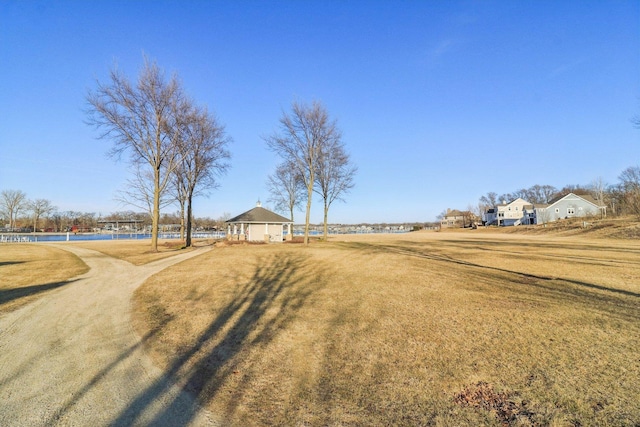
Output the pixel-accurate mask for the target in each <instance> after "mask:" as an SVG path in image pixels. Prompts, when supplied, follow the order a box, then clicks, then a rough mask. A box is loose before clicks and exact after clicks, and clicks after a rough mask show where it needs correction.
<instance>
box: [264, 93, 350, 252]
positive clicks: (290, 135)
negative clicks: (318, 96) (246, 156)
mask: <svg viewBox="0 0 640 427" xmlns="http://www.w3.org/2000/svg"><path fill="white" fill-rule="evenodd" d="M339 138H340V132H339V131H338V129H337V127H336V124H335V122H333V121H330V120H329V115H328V113H327V110H326V109H325V107H324V106H323V105H322V104H321V103H320V102H317V101H314V102H313V103H312V104H311V105H304V104H299V103H297V102H294V103H293V104H292V108H291V114H286V113H284V112H283V115H282V118H281V119H280V132H279V133H275V134H273V135H272V136H269V137H266V138H264V139H265V141H266V143H267V146H268V147H269V148H270V149H271V150H272V151H274V152H275V153H277V154H278V155H279V156H280V157H282V159H284V160H285V161H287V162H289V163H291V164H292V165H293V166H294V167H295V169H296V172H297V173H298V174H299V175H300V177H301V179H302V181H303V183H304V185H305V189H306V191H307V206H306V213H305V226H304V243H305V245H307V244H309V219H310V216H311V202H312V198H313V189H314V186H315V182H316V170H317V165H318V161H319V159H320V155H321V150H322V147H324V146H327V145H331V144H333V141H335V140H339Z"/></svg>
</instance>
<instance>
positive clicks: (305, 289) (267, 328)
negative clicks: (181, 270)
mask: <svg viewBox="0 0 640 427" xmlns="http://www.w3.org/2000/svg"><path fill="white" fill-rule="evenodd" d="M257 264H258V266H257V267H256V269H255V271H254V273H253V275H252V277H251V278H250V279H249V280H247V281H242V282H238V283H237V285H236V291H235V295H234V298H233V299H232V300H231V301H230V302H229V303H228V304H227V305H226V306H225V307H223V308H222V309H221V310H220V311H219V312H218V314H217V316H216V317H215V318H214V319H213V320H212V321H211V323H210V324H209V326H208V327H207V328H206V329H205V330H204V331H203V332H202V333H201V334H200V336H199V337H198V339H197V340H195V342H194V343H193V344H192V345H191V346H190V347H189V348H187V349H184V350H183V351H181V353H180V354H179V355H178V356H176V358H175V360H174V361H173V363H171V364H170V365H169V367H168V368H167V369H166V371H165V373H164V378H163V379H161V380H158V381H156V382H155V383H154V384H153V385H151V386H150V387H149V388H147V389H146V390H145V391H144V392H142V393H141V394H139V395H138V397H137V398H136V399H135V401H133V402H130V404H129V405H128V407H127V408H126V409H125V410H124V411H122V412H121V413H120V414H119V416H118V417H117V418H116V419H115V420H114V421H113V422H112V423H111V425H112V426H125V425H131V424H135V423H136V422H137V420H138V419H139V417H140V416H141V415H142V413H143V412H144V410H145V409H146V408H147V407H148V406H149V405H150V404H151V403H152V402H153V401H154V400H155V399H157V398H159V397H160V396H161V395H163V394H164V393H165V392H166V391H167V388H168V387H169V386H170V383H171V381H166V378H172V379H176V380H177V379H183V380H184V383H185V386H184V390H185V391H187V392H188V393H190V394H191V395H192V396H194V397H195V398H196V400H197V401H200V402H203V403H206V402H209V401H211V400H212V399H214V398H215V397H216V396H217V394H218V393H219V391H220V388H221V387H222V386H223V384H224V383H225V380H226V379H227V378H229V377H230V376H231V375H233V374H234V373H235V372H236V370H235V366H236V365H237V363H239V361H238V359H239V358H240V353H241V352H244V351H246V350H249V349H251V348H254V347H264V346H266V345H267V344H268V343H270V342H271V341H272V340H273V339H274V338H275V337H277V336H278V334H279V332H280V331H281V330H283V329H285V328H286V326H287V325H288V324H289V323H290V322H291V321H292V320H293V319H295V317H296V314H297V313H298V312H299V310H300V309H301V308H302V307H303V306H305V304H307V303H309V301H310V299H311V297H312V296H313V295H314V294H315V293H316V292H317V291H318V290H319V289H320V288H321V287H322V286H323V283H324V276H325V274H327V273H326V268H325V269H321V268H320V266H317V265H312V264H311V263H310V262H308V260H307V256H306V255H304V254H298V253H286V252H285V253H279V254H272V255H270V256H268V257H265V258H263V259H259V260H258V263H257ZM221 331H225V332H224V333H222V332H221ZM181 382H182V381H181ZM246 387H248V385H247V384H246V383H243V382H240V385H239V386H238V387H236V389H235V390H234V396H237V398H236V399H232V402H231V403H230V404H229V406H228V407H227V410H226V412H227V413H226V415H227V416H230V415H232V414H233V413H234V412H235V410H236V405H237V404H238V403H239V401H240V397H241V396H242V395H243V394H244V393H245V389H244V388H246ZM184 405H185V401H184V399H180V398H179V397H176V398H174V399H173V400H172V401H171V403H170V404H169V405H167V406H166V407H165V408H164V409H163V411H162V412H161V413H159V414H157V415H156V416H155V418H154V420H153V421H152V422H151V425H163V424H166V423H167V420H169V419H171V418H172V417H174V414H176V413H180V414H181V419H180V422H181V423H184V424H187V423H188V422H189V421H190V420H192V419H193V417H195V416H196V413H197V411H198V408H197V407H196V405H197V403H196V401H194V402H192V404H191V407H189V408H185V407H184Z"/></svg>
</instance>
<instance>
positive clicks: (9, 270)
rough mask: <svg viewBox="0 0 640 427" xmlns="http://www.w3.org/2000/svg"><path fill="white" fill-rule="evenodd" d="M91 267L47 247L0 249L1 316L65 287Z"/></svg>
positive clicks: (67, 254) (9, 245)
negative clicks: (49, 292)
mask: <svg viewBox="0 0 640 427" xmlns="http://www.w3.org/2000/svg"><path fill="white" fill-rule="evenodd" d="M87 270H88V267H87V266H86V264H85V263H83V262H82V261H80V259H79V258H78V257H76V256H75V255H73V254H71V253H69V252H66V251H63V250H60V249H57V248H53V247H50V246H46V245H35V244H32V243H26V244H19V243H16V244H6V245H2V246H0V313H2V312H7V311H11V310H15V309H16V308H18V307H21V306H23V305H25V304H27V303H29V302H31V301H33V300H35V299H36V298H38V297H40V296H42V295H44V294H45V293H46V292H48V291H51V290H53V289H56V288H59V287H61V286H64V285H66V284H68V283H71V282H70V279H72V278H73V277H75V276H78V275H80V274H83V273H86V272H87Z"/></svg>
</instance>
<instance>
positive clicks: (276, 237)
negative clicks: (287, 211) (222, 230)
mask: <svg viewBox="0 0 640 427" xmlns="http://www.w3.org/2000/svg"><path fill="white" fill-rule="evenodd" d="M225 222H226V223H227V238H228V239H229V240H247V241H252V242H282V241H283V240H284V226H285V225H286V226H287V235H286V239H287V240H289V239H291V237H292V234H291V225H292V224H293V221H291V220H290V219H287V218H285V217H283V216H282V215H278V214H277V213H275V212H271V211H270V210H268V209H265V208H263V207H262V205H261V203H260V202H258V203H257V204H256V207H255V208H253V209H251V210H248V211H246V212H244V213H241V214H240V215H238V216H236V217H234V218H231V219H230V220H227V221H225Z"/></svg>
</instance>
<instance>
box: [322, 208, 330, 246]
mask: <svg viewBox="0 0 640 427" xmlns="http://www.w3.org/2000/svg"><path fill="white" fill-rule="evenodd" d="M328 222H329V205H327V201H326V200H325V202H324V230H323V231H324V240H325V241H326V240H327V238H328V236H329V225H328Z"/></svg>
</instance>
